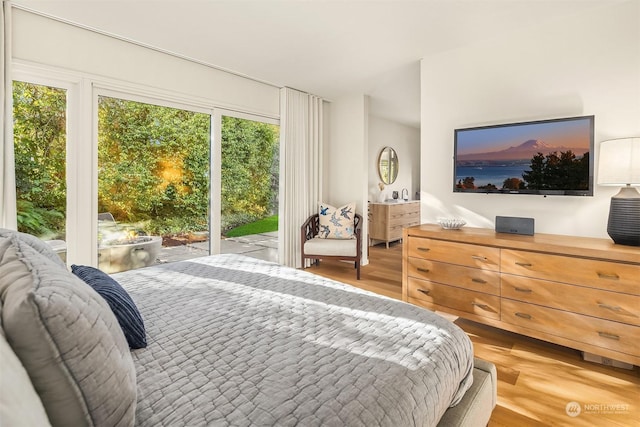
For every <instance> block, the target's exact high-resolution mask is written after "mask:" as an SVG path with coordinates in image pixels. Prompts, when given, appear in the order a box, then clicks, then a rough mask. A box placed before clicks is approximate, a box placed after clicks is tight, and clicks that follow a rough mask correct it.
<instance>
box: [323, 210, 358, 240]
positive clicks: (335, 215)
mask: <svg viewBox="0 0 640 427" xmlns="http://www.w3.org/2000/svg"><path fill="white" fill-rule="evenodd" d="M318 213H319V216H320V231H319V233H318V237H320V238H321V239H355V238H356V236H355V231H356V230H355V222H354V220H355V216H356V204H355V202H352V203H347V204H346V205H344V206H340V207H339V208H336V207H333V206H331V205H329V204H327V203H320V211H319V212H318Z"/></svg>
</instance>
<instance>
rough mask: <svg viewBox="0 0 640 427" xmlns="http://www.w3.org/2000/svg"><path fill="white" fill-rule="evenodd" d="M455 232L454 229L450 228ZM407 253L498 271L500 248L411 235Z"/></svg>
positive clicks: (415, 256)
mask: <svg viewBox="0 0 640 427" xmlns="http://www.w3.org/2000/svg"><path fill="white" fill-rule="evenodd" d="M451 232H452V233H455V230H451ZM408 243H409V247H408V255H409V256H410V257H414V258H424V259H430V260H433V261H441V262H447V263H450V264H457V265H464V266H467V267H475V268H482V269H485V270H493V271H499V269H500V249H499V248H493V247H489V246H480V245H469V244H466V243H457V242H446V241H443V240H435V239H425V238H422V237H412V238H411V239H409V242H408Z"/></svg>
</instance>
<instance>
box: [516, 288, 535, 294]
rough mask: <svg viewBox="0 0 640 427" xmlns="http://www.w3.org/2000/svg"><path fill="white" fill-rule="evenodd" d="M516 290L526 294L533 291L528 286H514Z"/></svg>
mask: <svg viewBox="0 0 640 427" xmlns="http://www.w3.org/2000/svg"><path fill="white" fill-rule="evenodd" d="M513 289H515V290H516V292H523V293H525V294H530V293H531V292H533V291H532V290H531V289H527V288H519V287H517V286H514V288H513Z"/></svg>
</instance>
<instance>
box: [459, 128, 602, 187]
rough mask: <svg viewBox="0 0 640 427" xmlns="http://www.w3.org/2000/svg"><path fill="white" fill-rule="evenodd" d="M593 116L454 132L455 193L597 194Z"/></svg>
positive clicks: (465, 129)
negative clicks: (594, 173)
mask: <svg viewBox="0 0 640 427" xmlns="http://www.w3.org/2000/svg"><path fill="white" fill-rule="evenodd" d="M593 128H594V116H582V117H567V118H561V119H550V120H538V121H531V122H521V123H510V124H500V125H493V126H481V127H472V128H464V129H456V130H455V131H454V143H455V150H454V182H453V191H454V192H462V193H498V194H542V195H565V196H593V147H594V141H593V139H594V136H593Z"/></svg>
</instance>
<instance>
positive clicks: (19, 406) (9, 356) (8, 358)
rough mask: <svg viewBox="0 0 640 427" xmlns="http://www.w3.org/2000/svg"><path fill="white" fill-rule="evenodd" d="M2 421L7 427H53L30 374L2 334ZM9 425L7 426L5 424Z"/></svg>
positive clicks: (0, 386)
mask: <svg viewBox="0 0 640 427" xmlns="http://www.w3.org/2000/svg"><path fill="white" fill-rule="evenodd" d="M0 361H2V363H0V421H1V422H2V423H3V425H7V426H24V427H48V426H50V425H51V424H50V423H49V419H48V418H47V414H46V412H45V410H44V407H43V406H42V401H41V400H40V396H38V395H37V394H36V391H35V390H34V388H33V384H31V380H30V379H29V375H27V371H25V370H24V366H22V363H20V359H18V356H16V355H15V353H14V352H13V350H12V349H11V346H10V345H9V343H8V342H7V340H6V339H5V337H4V333H2V332H0ZM5 423H6V424H5Z"/></svg>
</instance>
